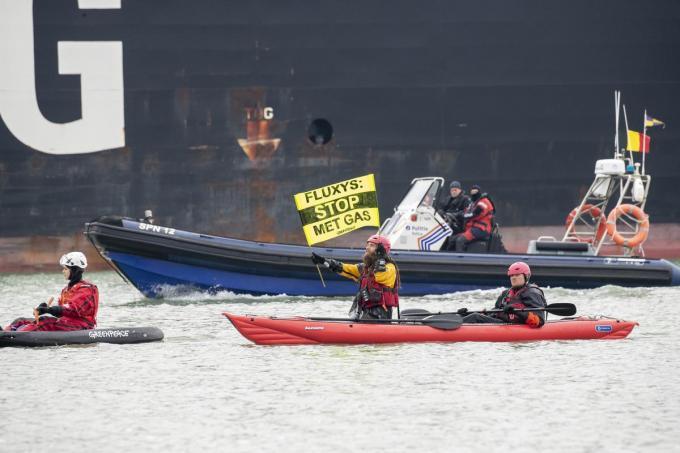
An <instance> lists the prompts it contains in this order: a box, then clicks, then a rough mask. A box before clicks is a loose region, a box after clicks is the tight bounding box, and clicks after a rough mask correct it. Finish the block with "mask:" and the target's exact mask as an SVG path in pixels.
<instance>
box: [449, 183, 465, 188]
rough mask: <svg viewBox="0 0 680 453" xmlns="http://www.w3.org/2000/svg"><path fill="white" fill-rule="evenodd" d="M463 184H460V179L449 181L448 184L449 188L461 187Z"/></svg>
mask: <svg viewBox="0 0 680 453" xmlns="http://www.w3.org/2000/svg"><path fill="white" fill-rule="evenodd" d="M462 188H463V186H461V185H460V181H451V184H449V189H462Z"/></svg>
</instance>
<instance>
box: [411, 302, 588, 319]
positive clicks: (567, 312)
mask: <svg viewBox="0 0 680 453" xmlns="http://www.w3.org/2000/svg"><path fill="white" fill-rule="evenodd" d="M502 311H503V309H498V308H497V309H492V310H478V311H468V312H466V313H465V314H470V313H500V312H502ZM515 311H547V312H548V313H550V314H553V315H557V316H573V315H574V314H576V305H574V304H570V303H567V302H555V303H554V304H548V305H547V306H546V307H545V308H522V309H519V310H515ZM448 314H458V313H457V312H453V313H441V312H439V313H430V312H429V311H427V310H425V309H422V308H408V309H406V310H402V311H401V316H429V315H448Z"/></svg>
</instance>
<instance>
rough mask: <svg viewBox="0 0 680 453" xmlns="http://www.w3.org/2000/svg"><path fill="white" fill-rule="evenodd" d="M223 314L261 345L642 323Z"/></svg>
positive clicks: (612, 336)
mask: <svg viewBox="0 0 680 453" xmlns="http://www.w3.org/2000/svg"><path fill="white" fill-rule="evenodd" d="M223 315H224V316H225V317H227V318H228V319H229V321H231V323H232V324H233V325H234V327H235V328H236V330H238V331H239V333H241V335H243V336H244V337H245V338H247V339H248V340H250V341H252V342H253V343H256V344H259V345H305V344H306V345H308V344H379V343H422V342H467V341H473V342H523V341H543V340H595V339H602V340H617V339H622V338H626V337H627V336H628V335H629V334H630V333H631V332H632V330H633V329H634V328H635V326H637V325H639V324H638V323H637V322H635V321H624V320H619V319H615V318H607V317H597V318H596V317H578V318H569V319H561V320H555V321H548V322H547V323H546V324H545V325H544V326H543V327H540V328H531V327H529V326H526V325H520V324H463V325H462V326H461V327H460V328H458V329H455V330H441V329H437V328H435V327H430V326H428V325H426V324H422V323H418V322H417V321H415V322H407V323H401V322H399V323H396V322H395V323H380V324H375V323H362V322H354V321H343V320H337V321H314V320H311V319H309V318H303V317H290V318H285V317H269V316H256V315H236V314H232V313H227V312H225V313H223ZM408 321H411V320H408Z"/></svg>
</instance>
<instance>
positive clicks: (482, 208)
mask: <svg viewBox="0 0 680 453" xmlns="http://www.w3.org/2000/svg"><path fill="white" fill-rule="evenodd" d="M470 200H471V201H472V203H471V204H469V205H468V207H467V208H466V209H465V212H464V213H463V220H464V221H465V231H463V232H462V233H459V234H457V235H456V236H454V237H452V238H451V240H450V241H449V244H450V245H449V249H451V248H453V250H454V251H456V252H464V251H465V250H466V249H467V245H468V244H469V243H470V242H473V241H487V240H489V238H490V237H491V230H492V229H493V216H494V214H495V212H496V208H495V206H494V204H493V202H492V201H491V199H490V198H489V196H488V195H487V194H486V193H482V192H481V188H480V187H479V186H478V185H474V186H472V188H470Z"/></svg>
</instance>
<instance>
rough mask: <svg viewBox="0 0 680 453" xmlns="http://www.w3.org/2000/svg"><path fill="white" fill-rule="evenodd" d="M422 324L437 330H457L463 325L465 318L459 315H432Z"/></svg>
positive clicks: (423, 320) (424, 319)
mask: <svg viewBox="0 0 680 453" xmlns="http://www.w3.org/2000/svg"><path fill="white" fill-rule="evenodd" d="M420 322H422V323H423V324H425V325H427V326H428V327H434V328H435V329H441V330H455V329H457V328H459V327H460V326H461V324H463V318H462V317H461V316H460V315H457V314H442V315H431V316H428V317H426V318H423V319H422V320H421V321H420Z"/></svg>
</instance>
